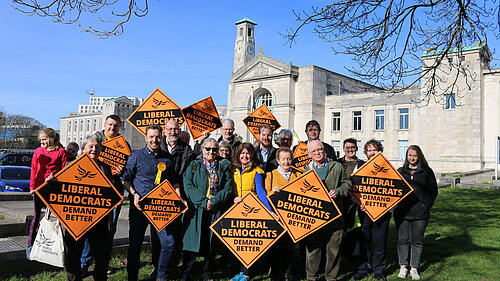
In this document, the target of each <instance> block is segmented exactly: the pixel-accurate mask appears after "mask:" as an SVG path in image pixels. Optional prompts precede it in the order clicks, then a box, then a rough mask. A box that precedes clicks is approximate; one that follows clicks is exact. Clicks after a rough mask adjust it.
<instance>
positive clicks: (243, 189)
mask: <svg viewBox="0 0 500 281" xmlns="http://www.w3.org/2000/svg"><path fill="white" fill-rule="evenodd" d="M232 162H233V166H232V167H231V174H232V177H233V192H234V196H235V198H234V203H235V204H238V203H240V202H241V201H242V200H243V197H244V196H245V195H247V194H248V193H252V194H254V195H257V196H258V197H259V199H260V201H262V203H264V205H265V206H266V207H267V208H268V209H270V210H271V205H270V204H269V201H268V200H267V197H266V190H265V188H264V170H262V168H261V167H260V166H259V163H258V160H257V157H256V155H255V148H254V147H253V145H252V144H251V143H248V142H245V143H242V144H240V146H238V147H237V148H236V150H235V151H234V154H233V161H232ZM249 274H250V270H249V269H247V268H246V267H244V266H243V265H241V272H240V273H238V274H237V275H236V276H234V277H233V278H231V280H232V281H248V280H250V277H249Z"/></svg>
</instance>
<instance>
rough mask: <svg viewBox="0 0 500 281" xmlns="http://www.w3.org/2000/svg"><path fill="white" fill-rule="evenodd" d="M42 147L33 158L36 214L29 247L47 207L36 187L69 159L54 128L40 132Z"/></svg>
mask: <svg viewBox="0 0 500 281" xmlns="http://www.w3.org/2000/svg"><path fill="white" fill-rule="evenodd" d="M38 137H39V139H40V147H39V148H37V149H36V150H35V153H34V154H33V159H32V160H31V177H30V195H31V196H33V202H34V205H35V214H34V216H33V219H32V220H31V226H30V235H29V237H28V256H29V249H31V246H32V245H33V242H34V241H35V237H36V232H37V228H38V222H39V220H40V214H41V211H42V208H45V207H46V206H45V204H44V203H43V201H42V200H41V199H40V198H38V196H37V195H36V194H35V189H36V188H38V187H39V186H40V185H42V184H43V183H44V182H45V181H46V179H47V178H48V177H49V176H50V175H55V174H56V173H57V172H59V171H60V170H62V168H63V167H64V166H65V165H66V162H67V161H68V156H67V154H66V150H65V149H64V147H63V146H62V145H61V143H60V142H59V134H58V133H57V132H56V131H54V129H52V128H45V129H43V130H41V131H40V134H39V136H38Z"/></svg>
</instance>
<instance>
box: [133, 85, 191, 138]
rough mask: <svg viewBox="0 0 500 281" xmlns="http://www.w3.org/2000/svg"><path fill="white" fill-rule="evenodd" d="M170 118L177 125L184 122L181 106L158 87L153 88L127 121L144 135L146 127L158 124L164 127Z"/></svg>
mask: <svg viewBox="0 0 500 281" xmlns="http://www.w3.org/2000/svg"><path fill="white" fill-rule="evenodd" d="M170 119H175V120H176V121H177V122H178V123H179V125H182V123H184V116H183V115H182V110H181V108H180V107H179V106H178V105H177V104H176V103H175V102H174V101H173V100H171V99H170V98H169V97H168V96H167V95H166V94H165V93H163V92H162V91H161V90H160V89H155V90H154V91H153V92H152V93H151V94H150V95H149V97H148V98H147V99H146V100H145V101H144V102H143V103H141V105H140V106H139V107H138V108H137V109H136V110H135V111H134V112H133V113H132V114H130V116H129V117H128V119H127V121H128V122H129V123H130V124H132V126H134V128H136V129H137V130H138V131H139V132H141V134H143V135H146V127H147V126H149V125H159V126H161V127H162V128H165V124H166V123H167V122H168V120H170Z"/></svg>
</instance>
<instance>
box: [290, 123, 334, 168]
mask: <svg viewBox="0 0 500 281" xmlns="http://www.w3.org/2000/svg"><path fill="white" fill-rule="evenodd" d="M320 133H321V127H320V126H319V123H318V121H316V120H311V121H309V122H307V124H306V135H307V141H306V143H309V142H310V141H313V140H319V135H320ZM296 147H297V146H294V147H293V151H295V148H296ZM323 147H324V149H325V153H326V157H328V158H330V159H333V160H337V154H336V153H335V149H333V147H332V146H331V145H329V144H327V143H325V142H323Z"/></svg>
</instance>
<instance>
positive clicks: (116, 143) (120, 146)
mask: <svg viewBox="0 0 500 281" xmlns="http://www.w3.org/2000/svg"><path fill="white" fill-rule="evenodd" d="M113 148H115V149H117V148H125V147H123V145H121V144H120V143H119V142H118V141H116V142H115V144H113Z"/></svg>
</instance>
